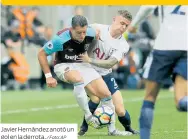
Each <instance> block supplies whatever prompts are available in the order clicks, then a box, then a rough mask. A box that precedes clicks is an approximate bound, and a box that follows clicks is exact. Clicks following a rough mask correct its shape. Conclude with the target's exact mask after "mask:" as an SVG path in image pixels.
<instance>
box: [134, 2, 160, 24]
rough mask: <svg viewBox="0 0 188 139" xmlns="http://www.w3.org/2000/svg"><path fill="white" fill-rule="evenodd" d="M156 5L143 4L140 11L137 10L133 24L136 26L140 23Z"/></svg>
mask: <svg viewBox="0 0 188 139" xmlns="http://www.w3.org/2000/svg"><path fill="white" fill-rule="evenodd" d="M156 7H157V6H156V5H148V6H141V7H140V9H139V11H138V12H137V14H136V16H135V18H134V19H133V21H132V22H131V26H134V27H136V26H137V25H138V24H139V23H141V22H142V21H143V20H144V19H145V18H146V17H148V15H150V14H151V12H152V11H153V10H154V9H155V8H156Z"/></svg>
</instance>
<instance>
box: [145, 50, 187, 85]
mask: <svg viewBox="0 0 188 139" xmlns="http://www.w3.org/2000/svg"><path fill="white" fill-rule="evenodd" d="M176 75H180V76H182V77H183V78H184V79H185V80H187V51H179V50H178V51H175V50H174V51H173V50H166V51H164V50H154V51H153V53H152V55H151V57H150V60H148V63H147V64H146V69H145V72H144V75H143V77H144V78H146V79H148V80H151V81H155V82H157V83H163V82H164V81H165V80H167V79H168V78H169V77H172V79H173V80H174V79H175V76H176Z"/></svg>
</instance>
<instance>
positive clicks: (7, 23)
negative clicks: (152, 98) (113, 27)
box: [1, 5, 171, 91]
mask: <svg viewBox="0 0 188 139" xmlns="http://www.w3.org/2000/svg"><path fill="white" fill-rule="evenodd" d="M121 9H126V10H128V11H130V12H131V13H132V15H133V18H134V16H135V14H136V12H137V11H138V9H139V6H42V7H40V6H37V7H34V6H32V7H31V6H29V7H21V6H2V5H1V90H2V91H6V90H43V89H46V83H45V77H44V74H43V73H42V71H41V68H40V65H39V63H38V59H37V52H38V50H39V48H41V47H42V46H43V45H44V44H45V43H46V42H47V41H48V40H50V39H51V37H52V36H53V35H54V34H56V33H57V32H58V31H59V30H62V29H63V28H65V27H69V26H70V23H71V19H72V17H73V15H77V14H80V15H84V16H86V17H87V19H88V21H89V23H101V24H111V23H112V18H113V16H115V14H116V12H117V11H118V10H121ZM157 16H158V13H157V9H156V10H155V11H154V13H152V14H151V15H150V16H149V17H148V18H147V19H146V20H145V21H144V22H142V23H141V25H140V26H139V28H138V32H137V33H136V34H130V33H129V34H124V37H125V38H126V39H127V41H128V43H129V44H130V46H131V49H130V51H129V53H128V54H127V56H126V57H125V58H124V59H122V60H121V62H120V63H119V64H118V65H116V66H114V68H113V74H114V76H115V78H116V80H117V83H118V85H119V87H120V88H121V89H143V88H144V80H143V79H142V73H143V71H144V67H145V62H146V61H147V57H149V55H150V52H151V51H152V47H153V43H154V39H155V36H156V34H157V32H158V28H159V24H158V23H159V22H158V18H157ZM48 61H49V65H50V66H51V69H53V66H52V65H53V56H49V57H48ZM146 63H147V62H146ZM54 76H55V75H54ZM59 86H60V87H61V88H63V89H67V88H72V85H68V84H66V83H62V82H60V81H59ZM170 86H171V81H167V82H166V83H165V85H164V88H169V87H170Z"/></svg>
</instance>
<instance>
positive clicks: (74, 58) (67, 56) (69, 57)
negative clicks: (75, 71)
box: [65, 54, 78, 60]
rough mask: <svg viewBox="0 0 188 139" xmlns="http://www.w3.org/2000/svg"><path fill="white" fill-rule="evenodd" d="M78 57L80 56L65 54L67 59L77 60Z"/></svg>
mask: <svg viewBox="0 0 188 139" xmlns="http://www.w3.org/2000/svg"><path fill="white" fill-rule="evenodd" d="M77 58H78V56H77V55H74V56H69V55H67V54H65V59H70V60H76V59H77Z"/></svg>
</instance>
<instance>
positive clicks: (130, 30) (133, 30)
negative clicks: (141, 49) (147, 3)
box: [128, 26, 137, 33]
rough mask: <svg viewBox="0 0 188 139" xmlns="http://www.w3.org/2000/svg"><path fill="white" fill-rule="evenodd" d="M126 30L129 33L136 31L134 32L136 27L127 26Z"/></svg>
mask: <svg viewBox="0 0 188 139" xmlns="http://www.w3.org/2000/svg"><path fill="white" fill-rule="evenodd" d="M128 32H130V33H136V32H137V28H136V27H132V26H129V27H128Z"/></svg>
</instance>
